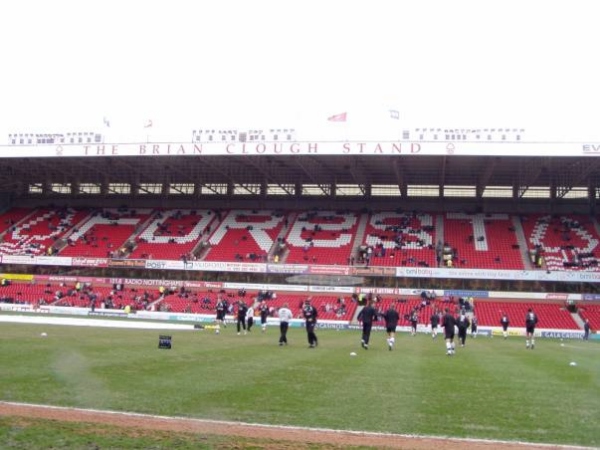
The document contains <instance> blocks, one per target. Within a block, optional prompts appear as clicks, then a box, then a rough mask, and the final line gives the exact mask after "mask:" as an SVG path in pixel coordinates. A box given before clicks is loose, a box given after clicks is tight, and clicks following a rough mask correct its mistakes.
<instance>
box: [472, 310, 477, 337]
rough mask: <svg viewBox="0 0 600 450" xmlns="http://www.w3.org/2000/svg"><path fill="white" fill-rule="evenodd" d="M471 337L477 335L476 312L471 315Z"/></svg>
mask: <svg viewBox="0 0 600 450" xmlns="http://www.w3.org/2000/svg"><path fill="white" fill-rule="evenodd" d="M471 337H472V338H476V337H477V316H476V315H474V314H473V317H471Z"/></svg>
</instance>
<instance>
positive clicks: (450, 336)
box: [442, 308, 456, 356]
mask: <svg viewBox="0 0 600 450" xmlns="http://www.w3.org/2000/svg"><path fill="white" fill-rule="evenodd" d="M455 325H456V319H455V318H454V316H453V315H452V314H450V310H449V309H448V308H446V309H445V311H444V316H443V317H442V328H443V329H444V339H445V340H446V355H448V356H452V355H454V326H455Z"/></svg>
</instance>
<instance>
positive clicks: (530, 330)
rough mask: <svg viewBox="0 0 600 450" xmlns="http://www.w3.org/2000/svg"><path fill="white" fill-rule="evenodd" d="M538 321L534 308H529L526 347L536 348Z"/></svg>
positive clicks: (526, 318) (526, 325)
mask: <svg viewBox="0 0 600 450" xmlns="http://www.w3.org/2000/svg"><path fill="white" fill-rule="evenodd" d="M537 323H538V317H537V315H536V313H534V312H533V309H531V308H529V309H528V310H527V314H526V315H525V334H526V338H525V339H526V340H525V348H531V349H532V350H533V349H534V348H535V336H534V335H535V326H536V325H537Z"/></svg>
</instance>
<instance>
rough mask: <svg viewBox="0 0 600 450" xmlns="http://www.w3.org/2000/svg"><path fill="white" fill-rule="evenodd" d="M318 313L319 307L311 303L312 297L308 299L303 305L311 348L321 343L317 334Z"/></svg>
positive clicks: (303, 314)
mask: <svg viewBox="0 0 600 450" xmlns="http://www.w3.org/2000/svg"><path fill="white" fill-rule="evenodd" d="M317 315H318V313H317V308H315V307H314V306H313V305H311V304H310V299H307V300H306V301H305V302H304V306H303V307H302V316H303V317H304V321H305V325H306V336H307V337H308V347H309V348H315V347H316V346H317V345H319V340H318V339H317V335H316V334H315V327H316V326H317Z"/></svg>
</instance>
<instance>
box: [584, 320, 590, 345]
mask: <svg viewBox="0 0 600 450" xmlns="http://www.w3.org/2000/svg"><path fill="white" fill-rule="evenodd" d="M589 339H590V319H585V322H584V323H583V340H584V341H587V340H589Z"/></svg>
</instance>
